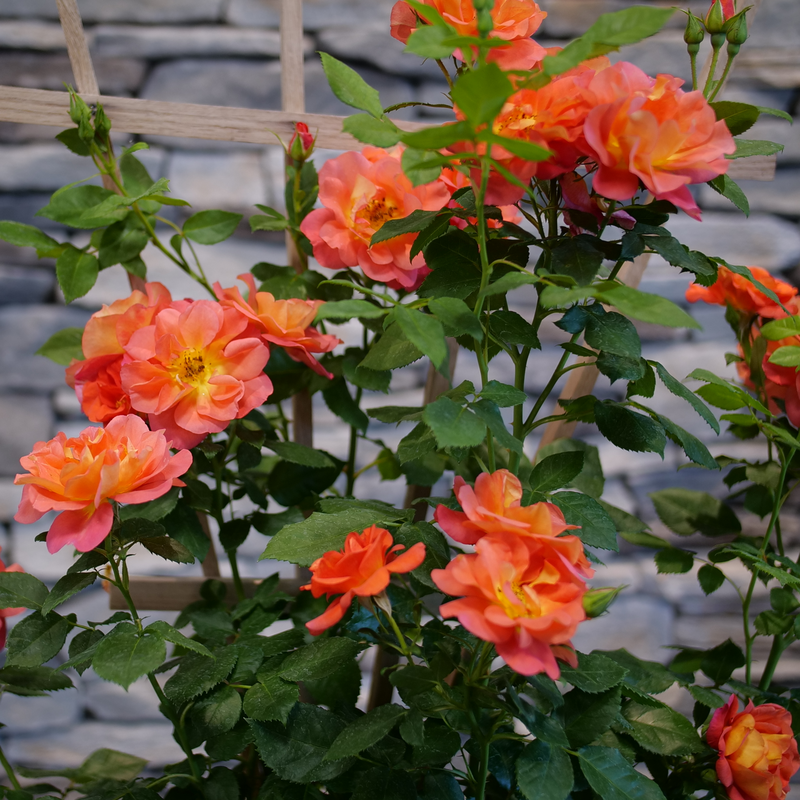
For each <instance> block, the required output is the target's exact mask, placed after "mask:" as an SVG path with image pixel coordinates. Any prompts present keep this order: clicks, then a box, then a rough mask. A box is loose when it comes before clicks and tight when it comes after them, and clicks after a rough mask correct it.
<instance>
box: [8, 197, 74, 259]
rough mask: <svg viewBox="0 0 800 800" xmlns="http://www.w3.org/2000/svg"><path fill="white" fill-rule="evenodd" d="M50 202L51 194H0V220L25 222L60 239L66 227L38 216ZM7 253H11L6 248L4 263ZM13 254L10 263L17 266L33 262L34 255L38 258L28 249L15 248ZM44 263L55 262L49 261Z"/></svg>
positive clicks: (34, 252) (10, 256)
mask: <svg viewBox="0 0 800 800" xmlns="http://www.w3.org/2000/svg"><path fill="white" fill-rule="evenodd" d="M49 202H50V192H20V193H14V194H5V193H2V192H0V219H2V220H11V221H12V222H23V223H25V224H26V225H35V226H36V227H37V228H41V229H42V230H46V231H47V233H48V234H49V235H50V236H55V237H56V238H58V237H59V236H62V232H63V231H64V227H63V226H62V225H60V224H59V223H58V222H53V221H52V220H49V219H45V218H44V217H37V216H36V212H37V211H38V210H39V209H41V208H44V207H45V206H46V205H47V204H48V203H49ZM62 238H63V236H62ZM9 247H11V246H10V245H9ZM6 252H9V251H8V248H6V247H4V248H3V256H4V258H3V260H4V261H5V260H6V259H5V253H6ZM11 253H12V255H9V257H8V261H10V262H11V263H17V264H19V263H22V264H25V263H28V262H29V261H31V260H32V258H31V254H33V258H35V257H36V251H34V250H30V249H29V248H27V247H14V248H13V250H11ZM42 263H55V262H53V261H51V260H50V259H48V260H47V261H44V262H42Z"/></svg>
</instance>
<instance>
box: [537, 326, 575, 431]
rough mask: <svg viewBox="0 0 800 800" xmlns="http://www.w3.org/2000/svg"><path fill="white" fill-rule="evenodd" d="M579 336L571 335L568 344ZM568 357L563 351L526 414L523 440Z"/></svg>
mask: <svg viewBox="0 0 800 800" xmlns="http://www.w3.org/2000/svg"><path fill="white" fill-rule="evenodd" d="M579 336H580V334H578V333H576V334H573V336H572V338H571V339H570V342H575V341H577V340H578V337H579ZM569 357H570V354H569V353H568V352H567V351H566V350H565V351H564V355H562V356H561V360H560V361H559V362H558V366H557V367H556V369H555V372H553V375H552V376H551V378H550V380H549V381H548V383H547V386H545V387H544V389H543V390H542V393H541V394H540V395H539V397H538V399H537V400H536V402H535V403H534V406H533V408H532V409H531V413H530V414H528V418H527V419H526V420H525V429H524V430H523V438H524V437H525V436H526V435H527V430H528V428H529V427H530V426H531V424H532V423H533V422H534V420H535V419H536V415H537V414H538V413H539V412H540V411H541V410H542V406H543V405H544V404H545V403H546V402H547V398H548V397H550V394H551V392H552V391H553V389H554V388H555V386H556V384H557V383H558V381H559V378H561V376H562V375H563V373H564V367H565V366H566V364H567V361H569Z"/></svg>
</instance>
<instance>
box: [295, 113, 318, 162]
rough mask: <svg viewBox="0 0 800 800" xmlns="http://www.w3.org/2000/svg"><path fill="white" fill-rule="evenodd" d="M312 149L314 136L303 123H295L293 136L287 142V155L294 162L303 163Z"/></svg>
mask: <svg viewBox="0 0 800 800" xmlns="http://www.w3.org/2000/svg"><path fill="white" fill-rule="evenodd" d="M313 149H314V136H313V135H312V134H311V133H310V132H309V130H308V125H306V123H305V122H295V124H294V134H293V135H292V139H291V141H290V142H289V155H290V156H291V157H292V158H293V159H294V160H295V161H305V160H306V159H307V158H308V157H309V156H310V155H311V152H312V151H313Z"/></svg>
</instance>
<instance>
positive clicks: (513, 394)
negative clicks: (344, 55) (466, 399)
mask: <svg viewBox="0 0 800 800" xmlns="http://www.w3.org/2000/svg"><path fill="white" fill-rule="evenodd" d="M480 396H481V397H483V398H485V399H486V400H491V401H492V402H493V403H496V404H497V405H498V406H500V408H510V407H511V406H518V405H521V404H522V403H524V402H525V401H526V400H527V399H528V395H527V394H526V393H525V392H523V391H521V390H519V389H516V388H514V387H513V386H509V385H508V384H507V383H499V382H498V381H489V382H488V383H487V384H486V386H484V387H483V389H481V393H480Z"/></svg>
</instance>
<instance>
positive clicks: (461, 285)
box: [384, 223, 481, 300]
mask: <svg viewBox="0 0 800 800" xmlns="http://www.w3.org/2000/svg"><path fill="white" fill-rule="evenodd" d="M387 224H389V223H387ZM384 227H385V226H384ZM425 261H426V263H427V265H428V266H429V267H430V268H431V269H432V270H433V272H432V273H431V274H430V275H428V277H427V278H426V279H425V281H424V282H423V284H422V286H420V288H419V289H418V291H417V294H418V295H419V296H420V297H458V298H460V299H461V300H463V299H464V298H466V297H469V295H470V294H472V293H473V292H474V291H476V290H477V289H479V288H480V285H481V271H480V253H479V251H478V246H477V244H476V242H475V240H474V239H472V238H471V237H470V236H469V234H467V233H464V231H460V230H458V229H454V230H451V231H450V232H449V233H448V234H446V235H445V236H440V237H439V238H438V239H435V240H434V241H432V242H431V243H430V244H429V245H428V247H427V248H426V249H425Z"/></svg>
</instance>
